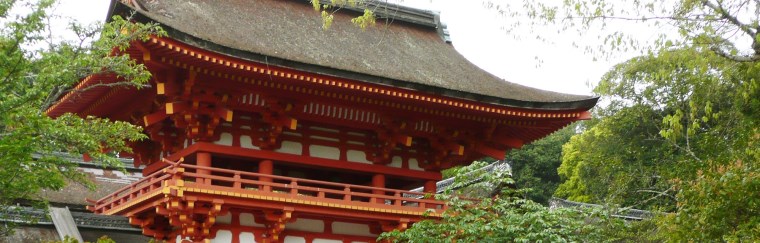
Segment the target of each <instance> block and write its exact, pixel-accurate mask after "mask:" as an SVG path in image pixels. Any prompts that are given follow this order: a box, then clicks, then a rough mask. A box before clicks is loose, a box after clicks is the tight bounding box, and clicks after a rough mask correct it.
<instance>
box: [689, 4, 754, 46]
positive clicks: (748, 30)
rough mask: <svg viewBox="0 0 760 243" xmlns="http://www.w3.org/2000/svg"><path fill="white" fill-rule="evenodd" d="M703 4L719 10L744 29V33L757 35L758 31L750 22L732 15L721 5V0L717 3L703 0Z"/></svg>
mask: <svg viewBox="0 0 760 243" xmlns="http://www.w3.org/2000/svg"><path fill="white" fill-rule="evenodd" d="M702 4H704V5H705V6H707V7H708V8H711V9H712V10H715V11H716V12H718V14H720V16H721V17H723V19H726V20H728V21H729V22H731V23H732V24H734V25H736V27H739V29H741V30H742V31H744V33H747V34H748V35H749V36H751V37H755V36H756V35H757V32H756V31H755V30H754V29H752V28H751V27H750V26H749V25H748V24H745V23H742V22H741V21H739V19H737V18H736V16H733V15H731V14H730V13H729V12H728V11H727V10H726V9H725V8H723V5H721V4H720V2H717V4H715V3H711V2H710V1H709V0H705V1H702Z"/></svg>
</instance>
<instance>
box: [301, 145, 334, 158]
mask: <svg viewBox="0 0 760 243" xmlns="http://www.w3.org/2000/svg"><path fill="white" fill-rule="evenodd" d="M309 154H310V155H311V156H312V157H318V158H325V159H340V149H338V148H336V147H328V146H322V145H310V146H309Z"/></svg>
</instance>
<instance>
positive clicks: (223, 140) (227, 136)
mask: <svg viewBox="0 0 760 243" xmlns="http://www.w3.org/2000/svg"><path fill="white" fill-rule="evenodd" d="M214 144H219V145H226V146H232V134H231V133H228V132H223V133H222V134H219V140H216V141H214Z"/></svg>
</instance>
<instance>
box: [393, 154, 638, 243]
mask: <svg viewBox="0 0 760 243" xmlns="http://www.w3.org/2000/svg"><path fill="white" fill-rule="evenodd" d="M484 165H487V163H485V162H475V163H473V164H472V165H470V166H467V167H464V168H462V169H461V170H460V171H459V173H460V175H465V174H467V176H458V177H456V179H455V182H454V183H453V184H452V185H451V186H450V187H448V188H447V191H446V192H445V194H444V195H439V198H438V199H440V200H446V201H447V205H448V206H449V208H448V209H447V210H446V211H445V212H444V213H443V216H442V219H440V220H437V219H428V220H423V221H421V222H417V223H415V224H413V225H412V226H411V228H409V229H407V230H405V231H403V232H402V231H398V230H396V231H392V232H388V233H383V234H382V235H381V236H380V238H379V239H381V240H386V239H387V240H392V241H394V242H460V241H461V242H536V241H547V242H568V241H592V242H598V241H604V240H615V238H614V237H610V235H608V234H605V232H606V231H605V229H611V228H618V227H625V225H624V224H623V223H622V221H620V220H617V219H613V218H610V217H609V214H606V213H605V212H603V211H591V210H587V209H567V208H560V209H554V210H550V209H549V208H547V207H545V206H543V205H540V204H538V203H536V202H534V201H531V200H526V199H522V198H520V195H521V194H522V193H524V192H522V191H521V190H515V189H512V188H511V187H510V186H509V185H511V184H513V183H514V181H513V180H512V179H511V177H510V176H509V171H506V170H494V171H493V172H485V171H482V170H477V169H478V168H480V167H482V166H484ZM473 178H478V179H477V180H475V181H473ZM463 196H466V197H469V198H475V199H467V198H463Z"/></svg>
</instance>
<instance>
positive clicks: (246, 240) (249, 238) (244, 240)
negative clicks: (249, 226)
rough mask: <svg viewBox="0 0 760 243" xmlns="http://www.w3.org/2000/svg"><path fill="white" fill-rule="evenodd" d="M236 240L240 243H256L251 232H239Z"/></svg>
mask: <svg viewBox="0 0 760 243" xmlns="http://www.w3.org/2000/svg"><path fill="white" fill-rule="evenodd" d="M238 239H239V240H240V243H256V238H255V237H254V236H253V233H251V232H240V235H239V236H238Z"/></svg>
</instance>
